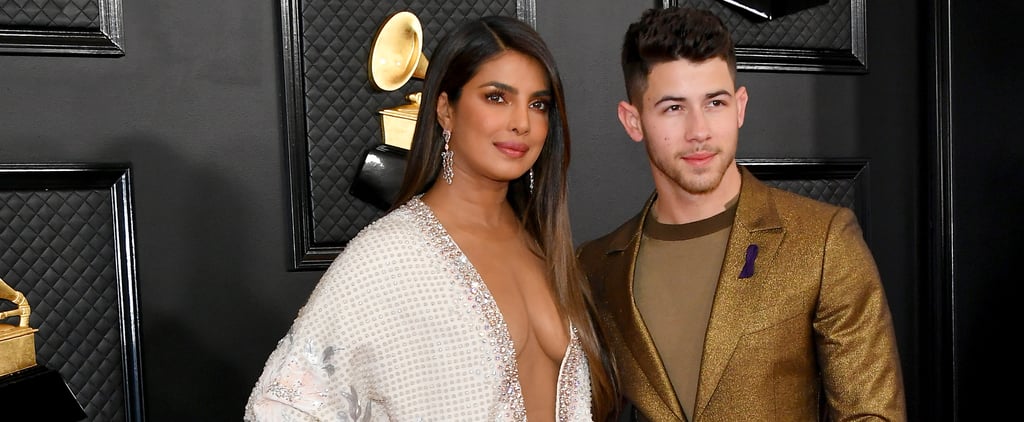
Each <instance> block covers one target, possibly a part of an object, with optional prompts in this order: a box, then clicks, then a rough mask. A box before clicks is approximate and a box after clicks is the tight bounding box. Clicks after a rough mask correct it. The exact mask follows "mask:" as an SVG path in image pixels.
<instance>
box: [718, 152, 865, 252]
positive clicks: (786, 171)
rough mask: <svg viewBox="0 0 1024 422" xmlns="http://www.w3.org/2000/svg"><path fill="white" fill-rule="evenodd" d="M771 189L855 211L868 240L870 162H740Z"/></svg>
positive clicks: (746, 160) (791, 159) (756, 160)
mask: <svg viewBox="0 0 1024 422" xmlns="http://www.w3.org/2000/svg"><path fill="white" fill-rule="evenodd" d="M737 162H739V164H741V165H743V166H745V167H746V168H747V169H748V170H750V172H751V173H753V174H754V175H755V176H757V178H758V179H760V180H761V181H763V182H765V184H768V185H770V186H775V187H777V188H780V189H783V190H787V191H790V192H793V193H796V194H799V195H803V196H806V197H808V198H811V199H817V200H819V201H822V202H827V203H830V204H832V205H838V206H841V207H846V208H849V209H851V210H853V212H854V214H856V215H857V220H858V222H859V223H860V226H861V229H863V231H864V236H865V238H867V225H868V204H867V198H868V195H867V193H866V189H867V177H868V162H867V161H866V160H862V159H805V158H789V159H763V158H761V159H749V158H748V159H743V158H740V159H737Z"/></svg>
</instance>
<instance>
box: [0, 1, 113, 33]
mask: <svg viewBox="0 0 1024 422" xmlns="http://www.w3.org/2000/svg"><path fill="white" fill-rule="evenodd" d="M2 27H36V28H39V29H50V28H73V29H99V28H100V4H99V1H97V0H7V1H4V2H0V28H2Z"/></svg>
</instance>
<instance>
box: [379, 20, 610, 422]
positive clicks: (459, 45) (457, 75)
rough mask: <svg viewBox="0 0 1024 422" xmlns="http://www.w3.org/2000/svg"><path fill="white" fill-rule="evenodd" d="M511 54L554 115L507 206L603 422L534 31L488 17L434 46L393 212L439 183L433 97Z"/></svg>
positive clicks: (560, 160)
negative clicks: (534, 248)
mask: <svg viewBox="0 0 1024 422" xmlns="http://www.w3.org/2000/svg"><path fill="white" fill-rule="evenodd" d="M510 50H511V51H516V52H519V53H521V54H524V55H526V56H529V57H532V58H534V59H535V60H537V62H538V63H540V65H541V66H543V67H544V69H545V71H546V73H547V75H548V83H549V84H550V86H551V93H552V107H551V108H550V109H549V111H548V134H547V140H546V141H545V143H544V148H543V150H541V153H540V156H539V157H537V162H536V163H535V164H534V165H533V172H534V191H533V193H532V194H531V193H530V188H529V185H530V181H529V176H528V175H523V176H522V177H520V178H518V179H516V180H514V181H512V182H511V183H510V184H509V188H508V194H507V198H508V201H509V203H510V204H511V205H512V209H513V210H515V212H516V214H517V215H518V216H519V219H520V221H522V222H523V226H524V227H525V228H526V231H527V232H528V233H529V234H530V235H531V236H532V237H533V238H534V239H535V240H536V241H537V243H538V244H539V245H540V249H541V253H542V256H543V258H544V261H545V262H546V264H547V276H548V277H547V278H548V281H549V283H550V286H551V288H552V291H554V292H555V297H556V299H557V304H558V307H559V311H561V312H562V314H563V315H567V316H568V318H569V320H570V321H571V322H572V324H573V325H574V326H575V327H576V329H577V331H578V332H579V336H580V340H581V342H582V344H583V349H584V351H585V352H586V354H587V361H588V362H589V364H590V376H591V384H592V390H593V398H594V399H593V406H594V416H595V418H598V417H599V418H600V419H603V417H604V415H607V414H608V413H609V412H610V411H611V410H612V409H613V408H614V406H615V404H616V403H617V399H616V398H615V388H614V385H613V383H612V376H611V375H610V373H611V372H612V371H613V370H612V368H606V367H605V365H604V364H603V362H604V361H605V360H604V359H602V356H603V355H602V348H601V345H600V341H599V338H598V335H597V328H595V323H594V321H593V320H591V313H592V312H593V303H592V301H591V296H590V289H589V287H588V285H587V283H586V280H585V279H584V276H583V274H582V272H581V271H580V268H579V265H578V263H577V260H576V255H575V253H574V249H573V241H572V230H571V228H570V226H569V207H568V203H567V202H568V192H567V181H568V170H569V127H568V124H567V123H566V115H565V97H564V93H563V91H562V81H561V77H560V76H559V74H558V69H557V67H556V66H555V60H554V57H552V55H551V52H550V51H549V50H548V47H547V45H546V44H545V43H544V40H542V39H541V37H540V35H539V34H537V32H536V31H535V30H534V29H533V28H531V27H530V26H529V25H527V24H525V23H523V22H522V21H520V20H518V19H515V18H511V17H504V16H489V17H484V18H481V19H476V20H472V21H468V22H466V23H464V24H463V25H461V26H459V27H458V28H457V29H455V30H454V31H453V32H451V33H449V34H448V35H447V36H446V37H445V38H444V39H443V40H442V41H441V42H440V44H438V47H437V48H436V49H435V50H434V52H433V54H432V55H431V56H430V65H429V66H428V67H427V74H426V76H425V77H424V83H423V96H422V101H421V104H420V112H419V116H418V117H417V120H416V130H415V133H414V134H413V144H412V149H411V150H410V152H409V155H408V161H407V165H406V170H405V178H404V180H403V182H402V188H401V190H400V191H399V193H398V197H397V198H396V200H395V204H396V205H395V206H394V207H393V208H397V207H398V206H400V205H401V204H404V203H405V202H407V201H408V200H409V199H411V198H412V197H414V196H416V195H418V194H421V193H424V192H426V191H427V189H429V188H430V187H431V186H432V185H433V184H434V183H435V182H436V181H437V176H438V173H439V172H440V170H441V152H442V150H443V149H444V141H443V140H442V139H441V133H440V132H441V127H440V124H439V123H438V121H437V99H438V97H439V96H440V95H441V93H442V92H446V93H448V101H449V102H450V103H452V104H454V103H457V102H458V101H459V98H460V97H461V95H462V87H463V86H465V85H466V83H467V82H468V81H469V80H470V79H471V78H472V77H473V76H474V75H476V73H477V71H478V70H479V68H480V65H482V64H483V63H485V62H487V61H488V60H491V59H493V58H495V57H496V56H497V55H498V54H500V53H502V52H505V51H510Z"/></svg>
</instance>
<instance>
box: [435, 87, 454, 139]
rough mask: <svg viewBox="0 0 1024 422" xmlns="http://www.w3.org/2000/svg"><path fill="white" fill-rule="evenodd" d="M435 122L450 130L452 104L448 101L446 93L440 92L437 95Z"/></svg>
mask: <svg viewBox="0 0 1024 422" xmlns="http://www.w3.org/2000/svg"><path fill="white" fill-rule="evenodd" d="M437 123H439V124H440V125H441V127H442V128H445V129H448V130H451V127H452V106H451V104H449V103H448V93H447V92H442V93H441V95H438V96H437Z"/></svg>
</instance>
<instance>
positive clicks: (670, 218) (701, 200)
mask: <svg viewBox="0 0 1024 422" xmlns="http://www.w3.org/2000/svg"><path fill="white" fill-rule="evenodd" d="M740 184H741V177H740V171H739V168H738V167H737V166H736V164H735V163H733V164H732V165H731V166H729V169H728V170H726V171H725V175H723V176H722V181H721V183H719V184H718V186H717V187H715V188H714V189H712V190H711V191H710V192H706V193H702V194H693V193H690V192H686V191H684V190H683V189H681V188H679V186H677V185H675V184H674V183H673V184H671V185H670V186H668V187H666V186H657V185H656V186H655V188H656V190H657V191H658V199H657V200H656V201H655V202H654V205H653V207H654V212H655V214H656V215H657V216H658V222H659V223H662V224H686V223H692V222H694V221H700V220H703V219H705V218H708V217H711V216H713V215H716V214H718V213H720V212H722V211H725V209H726V208H727V207H728V205H729V201H731V200H733V199H734V198H736V195H739V193H740Z"/></svg>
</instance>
